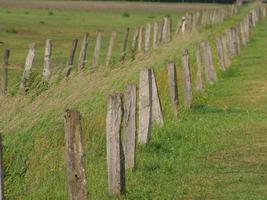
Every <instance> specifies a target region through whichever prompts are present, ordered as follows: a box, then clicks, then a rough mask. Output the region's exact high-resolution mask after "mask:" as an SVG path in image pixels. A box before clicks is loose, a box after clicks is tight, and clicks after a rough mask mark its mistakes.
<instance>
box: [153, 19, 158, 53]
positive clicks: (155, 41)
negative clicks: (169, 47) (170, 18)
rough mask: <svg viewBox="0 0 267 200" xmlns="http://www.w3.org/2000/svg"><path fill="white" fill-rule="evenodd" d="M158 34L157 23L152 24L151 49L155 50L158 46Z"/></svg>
mask: <svg viewBox="0 0 267 200" xmlns="http://www.w3.org/2000/svg"><path fill="white" fill-rule="evenodd" d="M158 32H159V23H158V22H154V29H153V49H156V48H157V45H158Z"/></svg>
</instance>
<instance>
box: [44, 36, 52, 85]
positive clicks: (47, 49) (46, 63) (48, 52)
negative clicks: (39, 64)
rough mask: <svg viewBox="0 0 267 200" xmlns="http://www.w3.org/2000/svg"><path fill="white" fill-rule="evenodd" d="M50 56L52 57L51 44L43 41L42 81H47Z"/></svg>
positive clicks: (49, 41)
mask: <svg viewBox="0 0 267 200" xmlns="http://www.w3.org/2000/svg"><path fill="white" fill-rule="evenodd" d="M51 55H52V42H51V40H49V39H48V40H46V41H45V53H44V69H43V80H44V81H48V79H49V77H50V75H51V71H50V67H51Z"/></svg>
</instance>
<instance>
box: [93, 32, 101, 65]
mask: <svg viewBox="0 0 267 200" xmlns="http://www.w3.org/2000/svg"><path fill="white" fill-rule="evenodd" d="M101 43H102V33H101V32H98V33H97V36H96V44H95V50H94V55H93V61H92V68H93V69H95V68H97V66H98V62H99V56H100V49H101Z"/></svg>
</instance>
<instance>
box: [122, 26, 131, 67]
mask: <svg viewBox="0 0 267 200" xmlns="http://www.w3.org/2000/svg"><path fill="white" fill-rule="evenodd" d="M129 32H130V28H127V29H126V32H125V35H124V40H123V44H122V47H121V55H120V62H122V63H123V62H124V61H125V57H126V49H127V44H128V37H129Z"/></svg>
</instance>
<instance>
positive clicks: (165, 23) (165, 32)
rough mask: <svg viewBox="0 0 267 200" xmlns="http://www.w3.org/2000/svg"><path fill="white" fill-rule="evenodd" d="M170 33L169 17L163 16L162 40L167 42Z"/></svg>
mask: <svg viewBox="0 0 267 200" xmlns="http://www.w3.org/2000/svg"><path fill="white" fill-rule="evenodd" d="M167 35H168V17H164V18H163V28H162V41H163V42H165V41H166V39H167Z"/></svg>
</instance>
